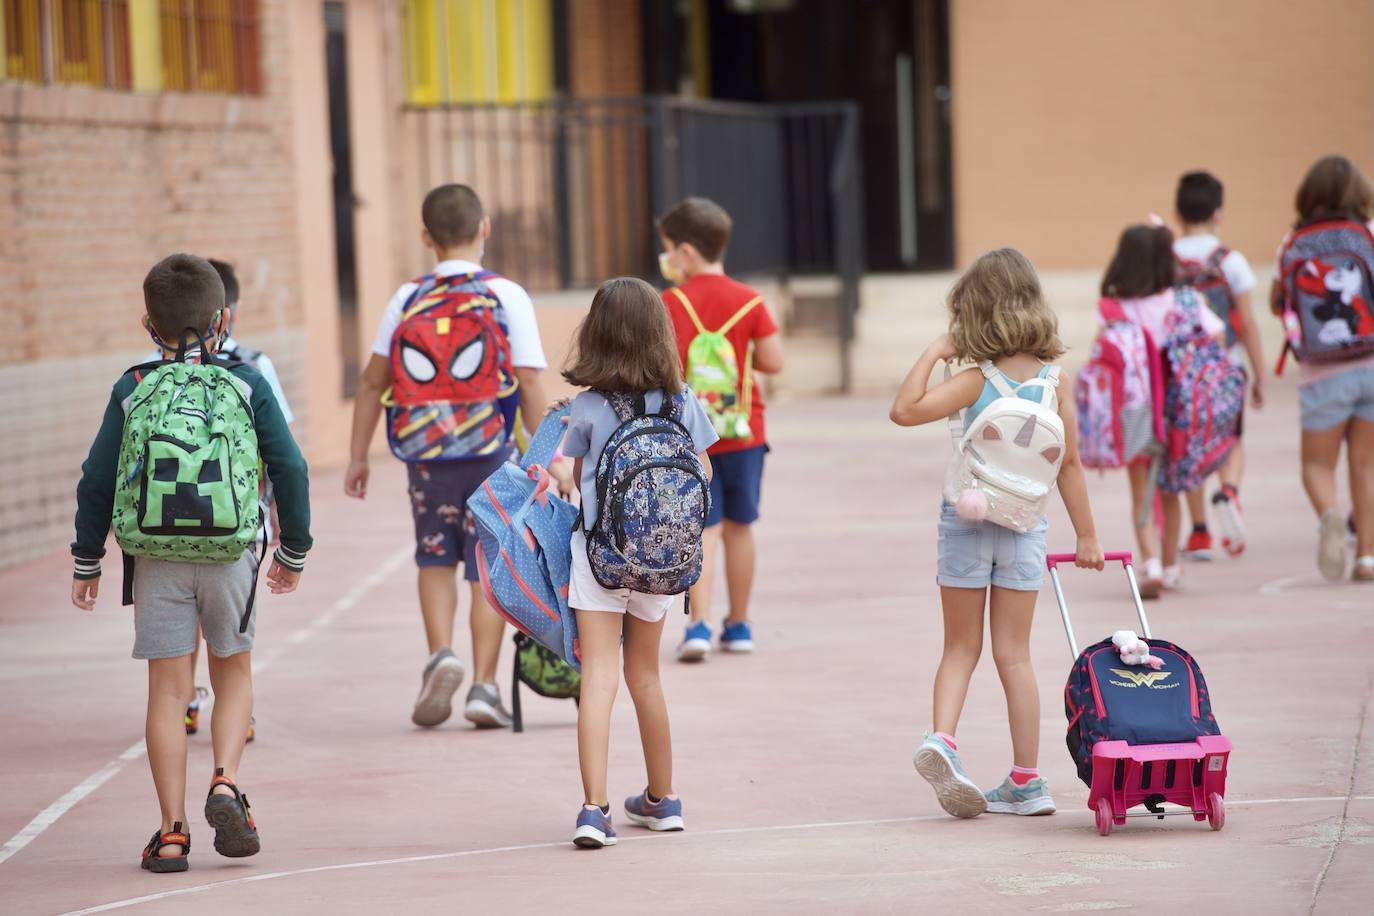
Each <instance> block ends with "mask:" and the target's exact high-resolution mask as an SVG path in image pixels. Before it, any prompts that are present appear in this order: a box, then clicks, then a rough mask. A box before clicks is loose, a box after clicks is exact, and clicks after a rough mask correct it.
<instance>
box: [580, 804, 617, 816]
mask: <svg viewBox="0 0 1374 916" xmlns="http://www.w3.org/2000/svg"><path fill="white" fill-rule="evenodd" d="M582 807H584V808H586V809H587V810H588V811H591V810H592V809H593V808H595V809H596V810H597V811H600V812H601V813H602V814H604V815H606V816H607V817H610V816H611V805H610V802H607V803H606V804H604V805H593V804H592V803H591V802H585V803H584V804H583V805H582Z"/></svg>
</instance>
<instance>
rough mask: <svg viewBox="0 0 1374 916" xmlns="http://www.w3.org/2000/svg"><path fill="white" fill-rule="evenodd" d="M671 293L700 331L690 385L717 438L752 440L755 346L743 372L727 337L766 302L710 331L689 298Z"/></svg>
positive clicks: (690, 351) (692, 350)
mask: <svg viewBox="0 0 1374 916" xmlns="http://www.w3.org/2000/svg"><path fill="white" fill-rule="evenodd" d="M669 292H671V293H672V294H673V295H674V296H676V297H677V300H678V301H679V302H681V303H682V308H683V310H684V311H686V312H687V317H688V318H690V319H691V320H692V324H693V325H695V326H696V329H697V333H696V336H695V337H693V338H692V341H691V343H689V344H688V345H687V384H688V385H689V386H690V387H691V389H692V391H694V392H695V393H696V396H697V400H698V401H700V402H701V406H702V408H703V409H704V410H705V411H706V416H707V417H708V418H710V420H711V425H712V426H713V427H714V428H715V430H716V435H718V436H720V437H721V438H722V439H748V438H750V437H751V436H753V430H752V429H751V428H750V426H749V413H750V411H751V409H752V407H753V404H752V400H753V391H754V375H753V364H754V345H753V343H752V342H751V343H750V344H749V348H748V351H747V352H746V355H745V358H744V368H743V371H742V372H741V369H740V365H739V361H738V360H737V359H736V357H735V346H734V344H732V343H730V341H729V340H728V339H727V338H726V336H725V335H726V334H728V333H730V329H731V328H733V327H734V326H735V325H737V324H739V323H740V322H741V321H743V320H744V319H745V317H747V316H748V315H749V313H750V312H752V311H753V310H754V309H755V308H757V307H758V306H759V305H761V304H762V303H763V299H762V298H761V297H759V296H755V297H754V298H753V299H750V300H749V301H748V302H746V303H745V304H744V305H743V306H741V307H740V309H739V311H737V312H735V314H734V315H732V316H730V318H729V320H727V321H726V322H725V324H723V325H721V326H720V327H719V328H717V329H716V330H714V331H708V330H707V329H706V326H705V325H704V324H702V323H701V318H700V316H698V315H697V311H696V309H695V308H693V307H692V303H691V302H690V301H689V300H688V298H687V294H686V293H684V292H683V291H682V290H681V289H679V288H677V287H676V286H675V287H673V288H672V289H671V290H669Z"/></svg>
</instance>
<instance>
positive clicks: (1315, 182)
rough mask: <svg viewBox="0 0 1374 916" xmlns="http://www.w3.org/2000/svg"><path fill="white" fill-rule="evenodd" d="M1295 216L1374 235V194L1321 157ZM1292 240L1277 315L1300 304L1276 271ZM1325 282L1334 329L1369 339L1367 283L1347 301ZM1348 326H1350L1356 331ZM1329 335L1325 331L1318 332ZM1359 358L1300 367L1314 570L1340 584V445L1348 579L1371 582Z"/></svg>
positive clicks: (1371, 378) (1373, 396)
mask: <svg viewBox="0 0 1374 916" xmlns="http://www.w3.org/2000/svg"><path fill="white" fill-rule="evenodd" d="M1297 211H1298V222H1297V225H1296V226H1295V227H1294V232H1296V231H1297V230H1299V229H1307V228H1308V227H1313V229H1314V231H1320V230H1317V229H1316V227H1317V226H1318V225H1319V224H1323V223H1336V222H1338V221H1350V222H1353V223H1356V224H1368V226H1369V228H1370V229H1371V230H1374V223H1371V222H1370V217H1371V216H1374V191H1371V189H1370V186H1369V182H1368V181H1366V180H1365V177H1364V176H1363V175H1362V174H1361V173H1360V171H1359V169H1357V168H1356V167H1355V166H1354V165H1353V164H1352V163H1351V162H1350V160H1349V159H1347V158H1345V157H1344V156H1324V157H1322V158H1321V159H1318V160H1317V162H1316V163H1315V164H1313V166H1312V168H1311V169H1310V170H1309V171H1308V173H1307V176H1306V177H1305V178H1304V179H1303V181H1302V184H1301V185H1300V186H1299V188H1298V193H1297ZM1328 228H1330V227H1328ZM1292 239H1293V234H1292V233H1290V234H1289V235H1288V236H1287V237H1286V238H1285V239H1284V241H1283V244H1281V245H1280V246H1279V258H1278V260H1279V264H1278V265H1276V267H1275V275H1274V285H1273V287H1272V291H1271V295H1270V307H1271V308H1272V310H1273V312H1274V314H1276V315H1279V314H1283V313H1284V311H1285V307H1288V308H1290V309H1293V308H1296V307H1297V304H1296V303H1290V302H1289V301H1288V300H1289V298H1290V290H1289V289H1288V282H1287V281H1288V280H1289V278H1288V277H1286V276H1284V275H1282V274H1281V273H1280V270H1281V268H1282V266H1283V265H1284V263H1285V258H1284V254H1285V252H1286V251H1287V250H1288V249H1289V247H1290V243H1291V241H1292ZM1364 269H1365V271H1370V270H1374V264H1365V265H1364ZM1364 276H1366V277H1368V276H1369V274H1368V273H1365V274H1364ZM1322 279H1323V280H1324V281H1325V282H1324V283H1323V284H1322V289H1321V291H1320V293H1321V294H1322V295H1323V296H1325V297H1326V298H1327V299H1328V303H1327V304H1328V306H1332V305H1336V304H1341V305H1344V306H1346V307H1347V311H1344V312H1343V313H1342V314H1341V315H1340V316H1339V317H1341V318H1343V319H1345V320H1344V321H1342V322H1340V323H1339V324H1335V328H1336V329H1337V330H1338V331H1339V330H1341V329H1342V328H1344V331H1343V333H1342V334H1341V335H1340V336H1344V337H1346V338H1347V339H1350V338H1354V337H1361V338H1365V339H1366V340H1368V339H1369V338H1370V337H1371V336H1374V328H1371V325H1374V303H1371V302H1369V301H1367V298H1366V297H1367V296H1368V295H1369V292H1370V290H1369V289H1368V286H1367V285H1365V286H1364V287H1363V288H1362V289H1355V290H1349V289H1347V290H1346V295H1345V296H1338V295H1336V291H1337V290H1336V285H1335V284H1333V283H1332V282H1331V280H1332V278H1331V276H1330V275H1328V276H1327V277H1325V278H1322ZM1351 293H1353V294H1354V295H1350V294H1351ZM1347 300H1348V301H1347ZM1318 308H1321V306H1319V307H1318ZM1326 317H1337V316H1326ZM1319 318H1320V316H1319ZM1347 322H1349V323H1350V324H1353V325H1354V327H1353V329H1352V328H1350V327H1349V325H1348V324H1347ZM1327 324H1328V325H1330V324H1332V322H1329V321H1328V323H1327ZM1327 330H1328V328H1327V327H1326V326H1324V327H1323V328H1322V333H1326V332H1327ZM1360 353H1361V351H1360V350H1358V349H1357V350H1355V351H1354V354H1353V355H1351V356H1349V357H1347V358H1338V359H1337V360H1335V361H1323V362H1316V361H1312V360H1304V361H1303V362H1301V363H1300V364H1299V366H1298V373H1299V374H1298V395H1299V401H1300V408H1301V409H1300V413H1301V418H1302V483H1303V488H1304V489H1305V490H1306V491H1307V498H1308V499H1309V500H1310V501H1311V503H1312V508H1313V509H1315V510H1316V512H1317V515H1318V516H1319V517H1320V519H1321V523H1320V536H1319V540H1318V547H1317V567H1318V569H1320V570H1321V574H1322V575H1323V576H1325V577H1326V578H1328V579H1339V578H1341V577H1342V576H1344V575H1345V568H1346V555H1345V540H1346V533H1345V528H1346V522H1345V519H1344V517H1343V516H1342V515H1341V513H1340V510H1339V509H1338V508H1337V505H1338V503H1337V498H1336V462H1337V461H1339V460H1340V454H1341V442H1342V440H1344V441H1345V443H1346V449H1347V453H1346V461H1347V463H1348V465H1349V468H1350V496H1351V500H1352V502H1353V503H1354V508H1355V512H1354V520H1355V557H1356V559H1355V569H1354V572H1353V573H1352V577H1353V578H1354V579H1355V580H1356V581H1358V582H1374V353H1370V352H1368V347H1367V346H1366V348H1365V352H1364V354H1363V355H1360Z"/></svg>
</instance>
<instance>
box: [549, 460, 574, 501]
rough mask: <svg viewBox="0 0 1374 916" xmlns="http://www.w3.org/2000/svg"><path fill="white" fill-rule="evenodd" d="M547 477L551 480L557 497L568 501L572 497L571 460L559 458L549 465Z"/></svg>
mask: <svg viewBox="0 0 1374 916" xmlns="http://www.w3.org/2000/svg"><path fill="white" fill-rule="evenodd" d="M549 476H550V477H552V478H553V482H554V487H555V489H557V490H558V495H559V496H561V497H563V498H564V499H568V498H570V497H571V496H572V495H573V490H574V489H575V487H574V486H573V463H572V459H571V458H560V459H559V460H558V461H555V462H554V463H553V464H551V465H549Z"/></svg>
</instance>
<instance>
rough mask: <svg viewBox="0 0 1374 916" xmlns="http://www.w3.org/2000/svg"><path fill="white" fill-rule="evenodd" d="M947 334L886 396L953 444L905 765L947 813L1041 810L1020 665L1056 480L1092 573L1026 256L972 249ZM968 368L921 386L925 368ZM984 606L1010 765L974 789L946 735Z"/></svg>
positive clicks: (1056, 351) (1078, 471)
mask: <svg viewBox="0 0 1374 916" xmlns="http://www.w3.org/2000/svg"><path fill="white" fill-rule="evenodd" d="M948 304H949V313H950V317H949V333H948V334H945V335H943V336H941V337H940V338H939V339H937V340H936V341H935V342H934V343H932V344H931V345H930V346H929V347H927V348H926V350H925V352H924V353H923V354H921V357H920V359H918V360H917V361H916V365H914V366H913V367H912V369H911V371H910V372H909V373H908V374H907V377H906V380H905V381H904V382H902V386H901V388H900V389H899V390H898V392H897V397H896V399H895V400H894V401H893V404H892V410H891V413H890V416H891V418H892V422H894V423H896V424H897V425H898V426H920V425H922V424H924V423H931V422H934V421H936V420H942V419H946V418H949V420H950V423H951V431H952V432H953V433H954V443H955V449H954V454H953V456H952V457H951V460H950V465H949V469H948V473H947V475H946V482H945V492H944V502H943V505H942V508H941V511H940V519H939V529H938V530H939V551H940V557H939V564H938V575H937V577H936V582H937V584H938V585H939V586H940V602H941V605H942V606H943V611H944V622H945V640H944V654H943V656H942V657H941V659H940V667H939V670H938V671H937V673H936V675H935V691H934V704H933V705H934V722H933V728H932V729H931V731H929V732H927V733H926V736H925V740H924V741H923V742H922V744H921V746H920V748H919V749H918V750H917V752H916V759H915V764H916V769H917V771H918V772H919V773H920V774H921V775H922V776H923V777H924V778H925V779H926V780H927V781H929V782H930V783H931V785H932V786H934V788H935V796H936V798H937V799H938V801H939V803H940V806H941V807H942V808H944V810H945V811H946V812H948V813H949V814H952V815H954V816H955V817H975V816H977V815H979V814H982V813H983V812H984V811H992V812H995V813H1006V814H1052V813H1054V799H1053V798H1051V797H1050V792H1049V785H1048V783H1047V782H1046V781H1045V780H1044V779H1043V778H1042V777H1041V776H1040V774H1039V771H1038V770H1037V768H1036V767H1037V765H1038V755H1039V751H1040V697H1039V693H1038V690H1037V687H1036V683H1035V674H1034V672H1033V671H1032V670H1031V663H1030V628H1031V618H1032V616H1033V615H1034V613H1035V599H1036V596H1037V594H1038V592H1039V590H1040V586H1041V584H1042V582H1043V581H1044V576H1045V540H1046V529H1047V528H1048V520H1047V519H1046V517H1045V510H1046V508H1047V506H1048V503H1049V498H1050V496H1051V495H1052V492H1053V489H1054V487H1055V485H1056V484H1057V485H1058V487H1059V491H1060V495H1061V496H1062V497H1063V499H1064V505H1065V507H1066V508H1067V509H1068V511H1069V519H1070V521H1071V522H1072V524H1073V528H1074V531H1075V533H1076V534H1077V537H1078V545H1077V564H1078V565H1079V566H1081V567H1085V568H1091V569H1102V565H1103V556H1102V547H1101V545H1100V544H1099V543H1098V541H1097V533H1096V530H1095V529H1094V527H1093V518H1092V511H1091V509H1090V508H1089V506H1088V490H1087V486H1086V484H1085V482H1084V477H1083V465H1082V463H1081V462H1080V460H1079V457H1078V443H1077V429H1076V426H1075V422H1074V405H1073V399H1072V398H1060V397H1059V396H1058V394H1057V392H1056V388H1057V387H1058V383H1059V367H1058V366H1055V365H1053V361H1054V360H1056V359H1058V358H1059V357H1060V356H1062V355H1063V353H1064V345H1063V343H1062V342H1061V341H1060V339H1059V328H1058V321H1057V319H1056V318H1055V315H1054V312H1053V311H1051V310H1050V308H1049V306H1048V305H1047V304H1046V303H1045V298H1044V295H1043V294H1042V293H1041V291H1040V280H1039V278H1037V277H1036V275H1035V268H1033V267H1032V266H1031V263H1030V261H1028V260H1027V259H1026V256H1025V255H1023V254H1021V253H1020V252H1019V251H1016V250H1015V249H1011V248H1003V249H1000V250H998V251H991V252H988V253H987V254H984V255H983V256H982V257H980V258H978V260H976V261H974V262H973V265H972V266H971V267H969V269H968V271H967V272H965V274H964V275H963V276H962V277H960V278H959V281H958V282H957V283H955V285H954V288H953V289H951V290H950V293H949V299H948ZM941 360H944V361H945V362H946V364H947V365H948V364H949V363H950V362H954V361H959V362H966V363H974V364H975V365H976V368H967V369H965V370H963V371H961V372H959V373H958V374H954V375H950V373H949V371H948V369H947V370H946V379H945V381H944V382H942V383H941V384H939V385H936V386H935V387H934V388H932V389H930V390H929V391H927V390H926V386H927V385H928V384H929V382H930V376H931V373H932V372H933V371H934V369H935V364H936V363H937V362H939V361H941ZM984 608H987V614H988V621H989V629H990V631H991V635H992V656H993V661H994V662H995V663H996V665H997V672H998V675H999V676H1000V677H1001V680H1002V687H1003V690H1004V691H1005V692H1006V698H1007V718H1008V720H1009V723H1010V726H1011V743H1012V767H1011V772H1010V773H1009V774H1008V775H1007V777H1006V779H1005V780H1003V782H1002V784H1001V785H999V786H998V787H997V788H995V789H991V790H989V791H987V792H983V791H981V790H980V789H979V788H978V786H977V785H976V784H975V783H974V782H973V781H972V780H971V779H970V778H969V777H968V774H967V773H966V772H965V771H964V767H963V763H962V761H961V760H960V758H959V753H958V746H957V744H956V743H955V739H954V730H955V727H956V726H957V725H958V722H959V714H960V713H961V712H962V710H963V706H964V697H965V695H966V694H967V693H968V686H969V679H970V678H971V677H972V676H973V669H974V667H975V666H976V665H977V664H978V657H979V656H980V655H981V654H982V651H983V613H984Z"/></svg>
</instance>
